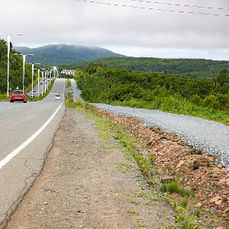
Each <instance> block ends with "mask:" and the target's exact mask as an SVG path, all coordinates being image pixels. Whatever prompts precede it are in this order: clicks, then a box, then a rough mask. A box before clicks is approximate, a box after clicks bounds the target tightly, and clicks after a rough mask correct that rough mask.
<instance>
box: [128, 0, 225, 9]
mask: <svg viewBox="0 0 229 229" xmlns="http://www.w3.org/2000/svg"><path fill="white" fill-rule="evenodd" d="M131 1H132V2H140V3H153V4H160V5H167V6H175V7H183V6H184V7H193V8H198V9H206V10H229V9H227V8H223V7H213V6H197V5H189V4H180V3H168V2H155V1H149V0H146V1H144V0H131Z"/></svg>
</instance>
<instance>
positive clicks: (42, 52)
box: [14, 44, 122, 66]
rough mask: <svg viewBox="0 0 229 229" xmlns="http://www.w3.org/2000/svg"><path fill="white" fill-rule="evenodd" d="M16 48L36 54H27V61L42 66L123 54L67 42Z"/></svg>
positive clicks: (24, 52) (21, 51)
mask: <svg viewBox="0 0 229 229" xmlns="http://www.w3.org/2000/svg"><path fill="white" fill-rule="evenodd" d="M14 49H15V50H16V51H18V52H20V53H22V54H34V56H27V57H26V61H27V62H28V63H30V62H31V63H40V64H41V66H50V65H60V64H67V63H75V62H82V61H89V60H95V59H99V58H103V57H121V56H122V55H120V54H117V53H114V52H111V51H109V50H107V49H103V48H99V47H87V46H81V45H67V44H57V45H52V44H50V45H46V46H42V47H38V48H28V47H15V48H14Z"/></svg>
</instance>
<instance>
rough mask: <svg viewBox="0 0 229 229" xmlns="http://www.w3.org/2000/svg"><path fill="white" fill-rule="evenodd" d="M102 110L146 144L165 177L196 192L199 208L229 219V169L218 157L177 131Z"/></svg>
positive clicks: (159, 170) (226, 219)
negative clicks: (196, 146) (198, 146)
mask: <svg viewBox="0 0 229 229" xmlns="http://www.w3.org/2000/svg"><path fill="white" fill-rule="evenodd" d="M98 113H99V114H102V115H106V116H108V117H109V118H110V119H111V120H112V121H113V122H114V123H121V124H122V125H123V126H124V128H125V129H126V130H128V131H129V132H131V134H132V135H133V136H134V137H135V138H137V139H139V140H142V141H143V142H144V143H145V145H146V149H147V152H146V154H148V155H150V156H151V157H154V161H153V166H154V167H156V168H157V170H158V174H159V176H160V177H161V179H162V178H163V177H165V176H166V177H168V176H169V177H170V178H171V179H173V178H175V177H176V178H178V179H179V183H180V184H181V185H182V186H184V187H185V188H186V189H188V190H191V191H192V192H193V193H194V194H195V197H196V198H197V200H198V202H197V204H196V207H200V208H201V209H203V210H205V211H206V212H211V213H214V214H216V215H217V216H218V217H219V219H221V220H223V221H224V222H229V171H228V170H227V169H226V168H225V167H224V166H220V165H219V164H218V163H217V162H216V159H217V157H216V156H210V155H207V153H206V152H204V151H201V150H196V149H194V148H193V147H192V146H191V145H189V144H188V143H186V142H185V141H183V140H182V139H180V138H179V137H178V135H176V134H171V133H169V132H165V131H162V130H161V129H160V128H155V127H154V126H150V127H147V126H146V125H145V124H144V123H143V122H142V121H141V120H139V119H136V118H132V117H126V116H123V115H114V114H113V113H109V112H107V111H105V110H98ZM219 228H220V227H219Z"/></svg>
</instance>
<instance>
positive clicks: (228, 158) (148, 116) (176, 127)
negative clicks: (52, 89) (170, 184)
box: [93, 103, 229, 168]
mask: <svg viewBox="0 0 229 229" xmlns="http://www.w3.org/2000/svg"><path fill="white" fill-rule="evenodd" d="M93 105H94V106H96V107H98V108H99V109H103V110H106V111H108V112H113V113H114V114H115V115H118V114H120V115H124V116H127V117H134V118H138V119H140V120H142V121H143V122H144V123H145V124H146V125H147V126H155V127H160V128H161V129H162V130H164V131H167V132H170V133H176V134H178V135H179V137H180V138H182V139H183V140H185V141H186V142H187V143H188V144H190V145H192V146H193V147H194V148H195V149H199V150H203V151H205V152H207V153H208V154H211V155H215V156H218V162H219V163H221V164H224V165H226V167H227V168H229V127H228V126H226V125H223V124H221V123H218V122H214V121H209V120H206V119H201V118H195V117H191V116H187V115H178V114H171V113H165V112H162V111H159V110H147V109H139V108H130V107H122V106H111V105H106V104H100V103H93Z"/></svg>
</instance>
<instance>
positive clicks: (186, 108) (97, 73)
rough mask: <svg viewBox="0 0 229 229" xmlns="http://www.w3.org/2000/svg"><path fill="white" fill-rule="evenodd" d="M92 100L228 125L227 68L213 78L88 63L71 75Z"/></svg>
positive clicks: (85, 95) (85, 96)
mask: <svg viewBox="0 0 229 229" xmlns="http://www.w3.org/2000/svg"><path fill="white" fill-rule="evenodd" d="M74 79H75V80H76V82H77V85H78V87H79V89H81V90H82V98H83V99H84V100H85V101H88V102H91V103H106V104H112V105H122V106H130V107H135V108H146V109H159V110H161V111H165V112H171V113H176V114H184V115H190V116H195V117H200V118H204V119H208V120H214V121H218V122H222V123H224V124H226V125H229V115H228V112H229V71H228V70H227V69H222V70H220V72H219V73H218V75H217V76H216V77H215V78H212V79H191V78H189V77H187V76H184V75H171V74H159V73H145V72H138V71H130V70H127V69H121V68H117V67H115V68H109V67H107V66H106V65H102V64H96V65H95V64H90V65H88V66H87V67H85V68H83V69H82V70H81V71H77V74H76V75H75V76H74Z"/></svg>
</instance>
